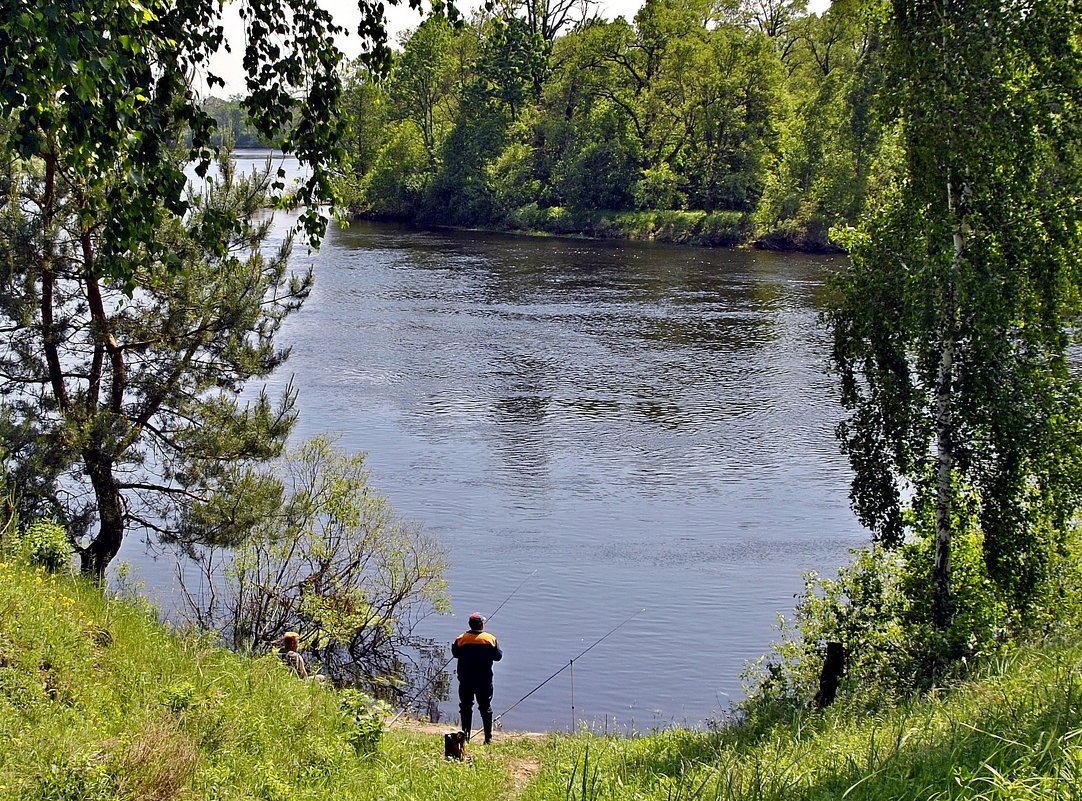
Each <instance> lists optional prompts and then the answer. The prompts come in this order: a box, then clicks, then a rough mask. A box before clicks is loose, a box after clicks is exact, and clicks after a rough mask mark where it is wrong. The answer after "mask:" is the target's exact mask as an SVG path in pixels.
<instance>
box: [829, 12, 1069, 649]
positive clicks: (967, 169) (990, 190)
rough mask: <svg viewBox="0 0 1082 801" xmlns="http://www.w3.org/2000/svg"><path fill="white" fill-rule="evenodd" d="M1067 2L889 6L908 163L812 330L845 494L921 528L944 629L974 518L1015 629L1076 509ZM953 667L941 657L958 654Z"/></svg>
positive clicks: (867, 514)
mask: <svg viewBox="0 0 1082 801" xmlns="http://www.w3.org/2000/svg"><path fill="white" fill-rule="evenodd" d="M1080 10H1082V9H1080V8H1079V6H1078V3H1077V2H1073V0H1037V2H1025V3H1021V2H1002V1H1001V0H966V1H965V2H960V1H959V0H895V2H894V3H893V8H892V11H891V14H890V17H889V20H888V23H887V38H888V48H889V51H888V62H887V66H886V70H887V72H886V79H885V84H886V85H887V86H888V87H893V101H894V108H895V111H896V115H897V119H898V122H899V124H900V125H901V130H902V140H903V146H904V155H905V161H904V166H903V170H902V175H900V176H899V179H898V181H897V184H896V186H895V188H894V192H893V195H892V197H891V198H890V199H889V200H888V201H887V202H885V203H884V204H882V205H881V207H880V208H878V209H877V210H875V211H874V213H872V214H870V215H869V216H868V218H867V219H866V220H865V222H864V223H863V225H862V226H861V228H860V229H859V230H857V231H853V232H849V233H848V234H847V235H846V237H845V242H846V244H847V245H848V247H849V249H850V253H851V258H852V261H851V267H850V269H849V270H848V271H847V272H846V273H845V274H844V275H842V276H841V277H840V278H839V280H838V282H837V284H836V288H837V290H838V297H837V301H836V305H835V306H834V308H833V309H832V310H831V312H830V314H829V320H830V322H831V324H832V327H833V331H834V350H833V358H834V362H835V364H836V366H837V368H838V370H839V372H840V375H841V381H842V400H843V403H844V404H845V406H846V407H847V408H848V409H849V410H850V416H849V419H848V420H847V421H846V422H845V423H844V424H843V425H842V426H841V428H840V429H839V434H840V436H841V438H842V441H843V444H844V447H845V449H846V451H847V452H848V455H849V458H850V461H851V463H852V465H853V469H854V472H855V477H854V482H853V489H852V498H853V502H854V505H855V508H856V511H857V512H858V515H859V517H860V519H861V521H862V522H863V523H864V524H866V525H867V526H869V527H870V528H871V529H872V531H873V533H874V535H875V537H876V538H877V539H879V540H881V541H883V542H886V543H888V544H898V543H900V542H901V541H902V540H903V539H904V538H905V537H906V536H907V532H910V531H912V530H913V529H914V527H916V528H917V529H920V528H922V526H923V527H925V528H926V529H930V530H931V532H933V535H932V537H931V539H932V540H933V542H934V546H933V550H934V565H933V569H932V576H933V583H934V592H933V602H932V605H931V607H932V608H931V618H932V623H933V624H934V626H935V627H936V628H937V629H938V630H940V631H941V632H946V631H948V630H949V629H950V628H951V625H952V622H953V620H954V616H955V613H956V611H957V609H956V607H955V604H954V600H953V585H952V572H951V565H952V546H953V542H954V540H955V538H956V537H957V536H958V535H959V534H960V533H962V532H961V529H960V527H962V526H963V525H964V520H965V519H967V518H969V517H970V516H972V518H973V519H974V520H975V521H976V522H975V525H976V527H977V533H978V534H979V536H980V538H981V542H982V547H983V557H984V561H985V563H986V566H987V570H988V574H989V575H990V577H991V578H992V580H993V581H994V583H995V585H996V586H997V588H998V590H999V592H1001V593H1002V596H1003V598H1004V599H1006V601H1007V602H1008V604H1009V608H1010V609H1011V619H1010V620H1004V621H1000V623H1001V625H1003V626H1005V627H1010V626H1012V625H1013V626H1020V625H1024V623H1025V622H1026V621H1027V620H1028V619H1031V617H1032V613H1033V612H1034V610H1035V607H1036V606H1037V604H1038V603H1039V601H1040V599H1041V596H1042V592H1043V591H1044V590H1045V589H1046V588H1047V579H1048V575H1049V570H1050V565H1051V563H1052V562H1053V560H1054V557H1055V554H1056V552H1057V549H1058V548H1061V547H1062V541H1063V535H1064V532H1065V531H1066V529H1067V528H1068V526H1070V525H1072V524H1073V521H1074V516H1075V514H1076V512H1077V510H1078V504H1079V498H1080V495H1079V491H1080V489H1082V483H1080V472H1079V469H1080V467H1082V462H1080V456H1082V454H1080V453H1079V450H1078V444H1079V442H1082V439H1080V437H1082V428H1080V424H1082V414H1080V412H1082V404H1080V399H1082V396H1080V387H1079V385H1078V382H1077V380H1076V379H1075V378H1074V377H1073V375H1072V373H1071V370H1070V367H1069V364H1068V360H1067V353H1066V349H1067V344H1068V341H1069V338H1068V335H1069V333H1070V331H1071V329H1072V326H1073V325H1075V323H1076V321H1077V314H1078V311H1079V288H1080V286H1082V283H1080V279H1082V275H1080V274H1079V266H1080V265H1082V242H1080V232H1082V204H1080V203H1079V196H1080V191H1082V171H1080V163H1079V152H1078V146H1077V143H1078V141H1080V134H1082V130H1080V126H1082V88H1080V84H1079V81H1078V77H1079V76H1080V75H1082V48H1080V42H1082V39H1080V34H1082V14H1080V13H1079V12H1080ZM955 655H957V654H955Z"/></svg>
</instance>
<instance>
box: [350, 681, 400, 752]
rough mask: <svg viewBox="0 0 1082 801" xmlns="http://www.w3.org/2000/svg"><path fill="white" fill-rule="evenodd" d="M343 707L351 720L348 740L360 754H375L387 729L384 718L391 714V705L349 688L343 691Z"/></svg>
mask: <svg viewBox="0 0 1082 801" xmlns="http://www.w3.org/2000/svg"><path fill="white" fill-rule="evenodd" d="M341 708H342V712H343V713H344V714H345V715H346V717H347V718H348V720H349V722H350V726H349V728H347V729H346V742H347V743H349V744H350V745H351V746H353V750H354V751H356V753H357V755H358V756H366V755H369V754H374V753H375V752H376V750H377V749H378V748H379V743H380V740H381V739H383V733H384V731H386V726H385V724H384V718H385V717H386V716H387V715H388V714H390V711H391V708H390V706H388V705H387V704H386V703H385V702H383V701H377V700H376V699H375V698H373V697H372V696H370V695H366V694H365V693H362V692H360V691H359V690H352V689H347V690H343V691H342V706H341Z"/></svg>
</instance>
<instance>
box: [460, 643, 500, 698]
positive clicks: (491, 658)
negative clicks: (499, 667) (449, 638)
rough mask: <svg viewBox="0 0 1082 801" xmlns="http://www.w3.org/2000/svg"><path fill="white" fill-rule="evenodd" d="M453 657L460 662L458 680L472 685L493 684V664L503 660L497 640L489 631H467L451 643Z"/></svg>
mask: <svg viewBox="0 0 1082 801" xmlns="http://www.w3.org/2000/svg"><path fill="white" fill-rule="evenodd" d="M451 656H453V657H455V658H456V659H457V660H458V680H459V681H465V682H469V683H470V684H477V685H484V684H492V663H493V662H499V661H500V660H501V659H503V651H501V650H500V646H499V643H497V642H496V638H495V637H493V636H492V635H491V634H489V633H488V632H487V631H467V632H466V633H465V634H460V635H459V636H458V639H456V640H455V641H454V642H453V643H451Z"/></svg>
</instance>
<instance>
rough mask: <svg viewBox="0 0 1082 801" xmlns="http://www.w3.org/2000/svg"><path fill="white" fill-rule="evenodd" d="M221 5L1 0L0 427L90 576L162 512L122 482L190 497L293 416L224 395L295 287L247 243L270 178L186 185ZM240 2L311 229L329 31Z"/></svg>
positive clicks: (258, 117) (205, 132) (328, 129)
mask: <svg viewBox="0 0 1082 801" xmlns="http://www.w3.org/2000/svg"><path fill="white" fill-rule="evenodd" d="M411 3H413V5H414V7H417V4H418V3H419V0H417V2H414V0H411ZM360 5H361V11H362V22H361V26H360V32H361V34H362V35H363V36H364V37H365V42H366V44H367V52H366V54H365V58H366V60H367V62H368V63H369V64H376V65H381V64H385V63H386V60H387V56H388V50H387V47H386V42H385V34H384V30H383V26H382V6H381V5H379V4H376V3H370V2H367V0H362V2H361V3H360ZM221 14H222V4H221V3H218V2H216V1H215V0H147V2H142V3H141V2H115V1H114V0H93V1H92V2H73V0H34V1H33V2H30V0H12V2H11V3H9V4H8V5H7V7H6V8H5V16H4V19H3V21H2V22H0V60H2V61H3V63H4V64H5V68H4V77H3V79H2V83H0V120H3V130H2V131H0V169H2V170H3V176H4V179H5V180H4V186H3V190H4V191H3V193H2V195H0V204H2V205H0V216H2V218H3V234H2V236H3V250H4V254H3V258H4V265H5V267H6V268H7V272H6V275H5V276H4V295H3V297H2V298H0V305H2V307H3V314H4V316H5V319H6V321H7V323H8V326H9V327H8V329H7V332H8V334H9V341H8V345H7V347H6V348H4V350H3V354H2V356H0V363H2V364H3V369H4V374H3V376H2V378H0V381H2V382H3V392H4V394H5V396H6V397H7V403H6V406H5V408H4V419H5V434H6V438H7V439H6V442H7V444H8V447H9V448H10V451H11V457H12V458H13V459H15V460H16V464H18V465H20V468H21V469H20V476H21V478H22V480H23V481H24V482H25V483H24V484H23V485H22V486H20V490H22V493H23V495H24V496H25V500H26V503H28V504H35V503H37V504H43V503H49V504H51V505H52V506H53V507H54V508H53V510H52V511H54V512H57V513H63V514H64V515H65V516H66V517H67V518H68V522H69V523H70V524H72V525H73V526H74V527H75V528H76V529H77V530H79V531H82V532H88V536H89V541H88V542H87V543H86V544H85V546H84V547H83V550H82V557H83V566H84V569H86V570H88V571H90V572H93V573H97V574H101V573H102V571H104V569H105V566H106V565H107V564H108V562H109V560H110V559H111V558H112V557H113V556H114V555H115V554H116V552H117V549H118V548H119V546H120V542H121V540H122V538H123V536H124V533H125V531H126V526H127V525H128V524H130V523H133V522H140V523H142V524H143V525H146V526H148V527H150V528H155V529H157V528H163V529H164V528H168V523H163V522H161V520H160V519H159V518H158V517H156V516H151V515H146V514H141V513H140V512H139V511H136V510H135V509H133V507H132V506H131V505H130V504H131V503H132V500H131V499H132V497H133V496H135V495H139V494H140V493H148V494H151V495H155V496H159V497H165V498H171V499H173V500H174V501H179V500H180V499H182V498H185V497H189V496H191V495H195V496H196V497H199V494H200V493H201V492H202V491H203V490H206V489H209V488H210V487H211V486H212V485H213V484H214V482H215V469H214V465H216V464H220V463H221V461H222V460H228V459H232V458H248V457H267V456H271V455H274V454H275V453H277V450H278V448H279V447H280V442H281V439H282V437H284V434H285V431H287V430H288V424H289V421H290V419H291V412H290V411H289V406H290V401H289V398H288V397H287V398H286V399H285V400H284V401H283V405H282V406H281V407H280V408H279V409H278V410H275V409H273V408H272V406H271V404H270V402H269V401H268V400H267V399H261V400H260V401H259V402H258V403H255V404H253V405H252V406H251V407H250V408H246V409H241V408H239V407H238V406H237V405H236V402H235V394H236V392H237V391H238V389H239V388H240V386H241V384H242V383H243V381H244V380H246V379H247V378H250V377H254V376H259V375H265V374H266V372H268V371H269V369H271V368H272V367H273V365H275V364H277V363H278V362H279V361H280V360H281V358H283V357H284V354H283V353H280V352H278V351H276V350H275V349H274V348H273V346H272V344H271V338H272V336H273V333H274V330H275V329H276V327H277V325H278V323H279V322H280V320H281V317H282V316H283V315H284V314H286V313H288V311H290V310H292V309H293V308H295V307H296V305H297V304H298V303H299V302H300V300H301V299H302V298H303V296H304V294H305V293H306V292H307V279H305V278H301V279H297V280H296V281H293V280H292V279H290V278H289V277H288V276H287V275H286V273H285V254H284V252H283V253H280V254H279V255H276V256H273V257H271V258H264V256H263V255H261V254H260V253H259V252H258V249H259V244H260V243H261V242H262V241H263V237H264V235H265V233H266V230H265V226H262V225H260V224H257V223H255V222H254V218H253V215H254V214H255V213H256V211H257V209H256V206H257V205H274V204H276V203H279V202H281V201H282V198H281V197H279V196H278V195H280V193H281V192H282V191H283V190H284V188H285V183H284V180H283V179H284V175H283V174H282V173H281V172H279V173H278V174H276V175H275V176H274V177H273V178H272V180H271V181H269V182H267V183H265V184H263V185H261V186H259V187H255V186H245V185H244V184H243V182H232V179H231V178H226V184H225V185H224V189H223V191H222V192H218V193H214V194H213V195H212V196H210V197H206V198H203V199H202V200H196V199H193V198H192V197H190V196H189V194H188V193H187V191H186V186H187V180H188V179H187V177H186V175H185V172H184V169H185V165H186V164H187V163H189V162H191V161H193V160H194V161H195V162H196V167H195V170H196V172H197V173H198V174H199V175H200V176H203V175H205V174H206V173H207V170H208V169H209V168H210V166H211V162H212V157H213V150H212V149H211V147H210V145H211V142H212V141H213V135H214V133H215V122H214V120H213V118H212V117H211V116H210V115H209V114H208V113H207V111H206V110H205V109H204V108H203V106H202V101H201V99H200V98H199V97H198V95H197V93H196V90H195V86H194V80H195V78H196V77H197V76H200V75H202V76H204V77H205V81H206V84H207V86H208V87H209V88H210V89H213V88H214V87H215V86H218V85H221V84H222V81H221V80H220V79H219V78H217V77H216V76H214V75H213V74H209V73H207V72H206V64H207V62H208V60H209V58H210V57H211V55H213V54H214V53H215V52H217V51H218V50H220V49H222V48H223V47H224V46H225V42H224V40H223V28H222V26H221V24H220V21H221ZM241 16H242V18H243V19H244V21H245V23H246V38H245V46H244V68H245V72H246V92H245V94H244V96H243V97H242V98H241V100H240V103H241V106H242V107H243V108H244V111H245V115H246V117H247V121H248V122H249V123H250V124H251V125H252V126H253V127H254V128H255V129H256V131H258V133H259V135H260V136H263V137H266V138H268V139H273V140H274V141H276V142H279V143H280V146H281V147H282V148H283V149H284V150H285V151H287V152H291V153H294V154H296V156H297V157H298V159H299V160H300V161H301V162H302V163H303V164H305V165H307V166H308V168H309V177H308V179H307V180H306V181H305V182H303V183H302V184H301V186H300V187H299V188H297V189H296V190H295V191H294V199H295V200H296V201H297V202H298V203H299V204H300V205H301V207H302V208H303V211H302V213H301V214H300V226H301V227H302V228H303V230H304V232H305V233H306V235H307V236H308V238H309V242H310V243H312V244H315V243H318V240H319V238H320V236H321V235H322V233H323V230H324V227H325V224H326V217H325V216H324V214H323V212H322V210H321V209H322V205H323V204H325V203H327V202H331V203H332V204H333V202H334V193H333V189H332V182H331V180H330V166H331V165H332V164H334V163H336V162H337V161H338V160H339V157H340V155H341V153H340V147H339V141H340V136H341V126H342V120H341V118H340V117H339V116H338V115H337V108H336V105H337V101H338V98H339V94H340V78H339V75H338V69H337V68H338V63H339V59H340V53H339V51H338V50H337V48H336V47H335V46H334V44H333V37H334V36H335V35H336V34H338V33H341V29H340V28H338V27H337V26H336V25H335V24H334V23H333V22H332V20H331V18H330V15H329V14H328V13H327V12H326V11H324V10H322V9H321V8H320V7H319V5H318V4H316V3H315V2H312V0H253V1H252V2H248V3H245V4H244V5H243V7H242V9H241ZM185 142H187V143H188V144H182V143H185ZM178 148H179V151H178ZM227 174H228V171H227ZM253 204H255V205H253ZM124 295H127V296H129V297H131V299H132V300H131V302H125V300H124ZM50 437H52V438H54V441H52V442H50V441H49V438H50ZM200 448H202V449H204V450H203V455H202V456H197V451H198V450H199V449H200ZM26 457H32V458H31V459H30V460H29V461H25V462H24V461H20V460H22V459H24V458H26ZM30 465H35V466H37V468H39V469H40V471H41V472H40V474H38V475H35V476H31V470H30V469H29V466H30ZM197 465H198V469H196V466H197ZM128 470H131V471H134V472H133V473H131V474H128V473H127V471H128ZM143 473H147V474H151V475H156V476H157V478H158V479H159V480H158V481H151V480H149V479H146V478H145V477H143V475H142V474H143ZM136 474H138V475H140V477H139V478H136V477H135V475H136ZM87 487H89V488H90V494H91V495H92V499H91V500H90V501H89V502H87V500H86V498H85V497H84V494H83V490H84V489H86V488H87ZM167 506H169V507H170V508H171V509H174V510H175V504H167ZM149 507H154V504H152V503H151V504H149ZM94 518H96V520H97V532H96V534H92V535H91V534H89V531H90V526H91V523H92V520H93V519H94Z"/></svg>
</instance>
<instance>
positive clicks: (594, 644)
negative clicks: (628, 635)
mask: <svg viewBox="0 0 1082 801" xmlns="http://www.w3.org/2000/svg"><path fill="white" fill-rule="evenodd" d="M645 611H646V609H640V610H639V611H638V612H636V613H635V614H633V615H631V616H629V617H627V618H624V619H623V620H621V621H620V622H619V623H617V624H616V625H615V626H613V627H612V628H611V629H609V630H608V631H607V632H606V633H605V634H603V635H602V636H601V637H598V638H597V639H596V640H594V641H593V642H592V643H590V644H589V645H588V646H586V647H585V648H583V649H582V650H581V651H579V652H578V653H577V654H575V656H573V657H571V659H569V660H568V661H567V664H566V665H563V666H562V667H561V668H560V669H559V670H557V671H556V672H555V673H553V674H552V675H551V676H549V677H548V678H547V679H545V680H544V681H543V682H541V683H540V684H538V685H537V686H536V687H534V688H533V689H532V690H530V691H529V692H528V693H526V694H525V695H524V696H522V697H521V698H519V699H518V700H517V701H515V703H513V704H511V706H509V707H507V709H505V710H504V711H503V712H501V713H500V714H498V715H497V716H496V717H495V718H494V719H493V723H494V724H495V723H498V722H499V721H500V719H501V718H503V716H504V715H506V714H507V713H508V712H510V711H511V710H512V709H514V708H515V707H516V706H518V705H519V704H521V703H522V702H523V701H525V700H526V699H527V698H529V697H530V696H531V695H533V694H534V693H535V692H537V691H538V690H540V689H541V688H542V687H544V686H545V685H546V684H548V683H549V682H550V681H552V680H553V679H554V678H556V677H557V676H559V675H560V674H561V673H563V672H564V671H565V670H567V669H568V668H572V669H574V665H575V660H576V659H581V658H582V657H584V656H586V654H588V653H589V652H590V651H592V650H593V649H594V648H595V647H597V646H598V645H601V643H603V642H604V641H605V640H607V639H608V638H609V637H611V636H612V635H613V634H615V633H616V630H617V629H619V628H622V627H623V626H624V625H625V624H627V623H630V622H631V621H632V620H634V619H635V618H637V617H638V616H639V615H641V614H642V613H643V612H645Z"/></svg>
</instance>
